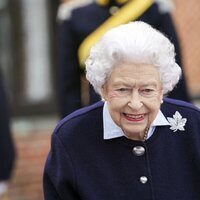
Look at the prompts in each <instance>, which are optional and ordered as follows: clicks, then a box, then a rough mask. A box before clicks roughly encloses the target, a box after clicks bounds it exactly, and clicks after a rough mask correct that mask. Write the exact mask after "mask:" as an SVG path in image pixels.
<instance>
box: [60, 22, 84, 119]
mask: <svg viewBox="0 0 200 200" xmlns="http://www.w3.org/2000/svg"><path fill="white" fill-rule="evenodd" d="M77 49H78V45H77V37H76V35H75V33H74V32H73V28H72V22H71V21H70V20H69V19H67V20H63V21H60V22H58V26H57V64H58V66H57V67H58V69H57V71H58V77H57V86H58V102H59V110H60V115H61V117H65V116H66V115H68V114H69V113H71V112H72V111H74V110H76V109H78V108H80V107H81V92H80V91H81V89H80V69H79V64H78V59H77Z"/></svg>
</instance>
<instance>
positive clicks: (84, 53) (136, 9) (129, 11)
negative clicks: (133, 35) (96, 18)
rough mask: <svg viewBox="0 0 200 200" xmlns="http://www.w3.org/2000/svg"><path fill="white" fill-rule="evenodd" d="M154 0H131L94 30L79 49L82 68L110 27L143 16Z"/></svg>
mask: <svg viewBox="0 0 200 200" xmlns="http://www.w3.org/2000/svg"><path fill="white" fill-rule="evenodd" d="M152 4H153V0H131V1H129V2H128V3H127V4H125V5H124V6H123V7H122V8H121V9H119V10H118V11H117V13H116V14H115V15H113V16H111V17H110V18H108V19H107V20H106V21H105V22H104V23H103V24H102V25H100V26H99V27H98V28H97V29H96V30H95V31H94V32H92V33H91V34H90V35H89V36H88V37H86V38H85V40H84V41H83V42H82V43H81V45H80V47H79V49H78V58H79V64H80V66H81V68H83V69H84V67H85V66H84V62H85V60H86V58H87V57H88V55H89V51H90V49H91V47H92V46H93V45H94V44H95V43H96V42H97V41H98V40H99V39H100V38H101V36H102V35H103V34H104V33H105V32H106V31H108V30H109V29H111V28H113V27H116V26H118V25H120V24H125V23H128V22H130V21H134V20H135V19H137V18H138V17H139V16H141V15H142V14H143V13H144V12H145V11H146V10H147V9H148V8H149V7H150V6H151V5H152Z"/></svg>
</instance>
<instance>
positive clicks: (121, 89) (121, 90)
mask: <svg viewBox="0 0 200 200" xmlns="http://www.w3.org/2000/svg"><path fill="white" fill-rule="evenodd" d="M117 91H118V92H128V91H130V89H128V88H119V89H117Z"/></svg>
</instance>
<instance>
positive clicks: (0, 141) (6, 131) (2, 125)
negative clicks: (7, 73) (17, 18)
mask: <svg viewBox="0 0 200 200" xmlns="http://www.w3.org/2000/svg"><path fill="white" fill-rule="evenodd" d="M2 79H3V77H2V74H1V71H0V199H2V200H4V199H6V196H7V190H8V187H9V181H10V178H11V175H12V171H13V166H14V160H15V148H14V142H13V138H12V135H11V130H10V113H9V109H8V102H7V97H6V91H5V87H4V84H3V80H2Z"/></svg>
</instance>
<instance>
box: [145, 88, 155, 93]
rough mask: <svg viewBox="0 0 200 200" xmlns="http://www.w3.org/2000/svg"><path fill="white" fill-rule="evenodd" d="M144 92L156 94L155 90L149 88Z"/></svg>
mask: <svg viewBox="0 0 200 200" xmlns="http://www.w3.org/2000/svg"><path fill="white" fill-rule="evenodd" d="M143 92H146V93H149V92H154V90H153V89H149V88H147V89H144V90H143Z"/></svg>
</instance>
